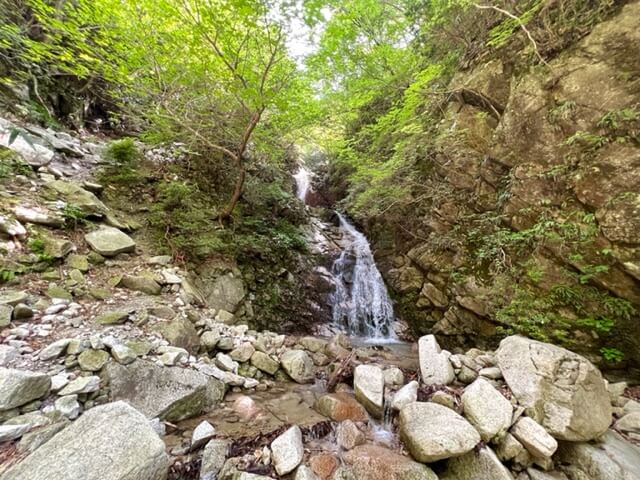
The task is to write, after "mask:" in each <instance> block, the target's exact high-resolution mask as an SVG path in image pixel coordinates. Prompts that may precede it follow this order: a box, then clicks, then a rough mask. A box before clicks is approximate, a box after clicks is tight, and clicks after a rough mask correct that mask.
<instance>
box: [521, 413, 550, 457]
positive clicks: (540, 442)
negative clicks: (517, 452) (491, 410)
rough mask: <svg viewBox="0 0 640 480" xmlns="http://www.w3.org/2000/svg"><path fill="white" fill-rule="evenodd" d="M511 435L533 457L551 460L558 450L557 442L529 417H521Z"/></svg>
mask: <svg viewBox="0 0 640 480" xmlns="http://www.w3.org/2000/svg"><path fill="white" fill-rule="evenodd" d="M511 434H512V435H513V436H514V437H515V438H516V439H517V440H518V441H519V442H520V443H522V445H524V447H525V448H526V449H527V451H529V453H531V455H533V456H534V457H540V458H551V456H552V455H553V454H554V453H555V451H556V450H557V448H558V442H557V441H556V440H555V439H554V438H553V437H552V436H551V435H549V434H548V433H547V431H546V430H545V429H544V428H543V427H542V426H541V425H540V424H539V423H538V422H536V421H535V420H533V419H531V418H529V417H521V418H520V419H519V420H518V421H517V422H516V424H515V425H514V426H513V428H512V429H511Z"/></svg>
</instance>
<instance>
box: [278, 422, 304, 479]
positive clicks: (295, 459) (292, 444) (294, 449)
mask: <svg viewBox="0 0 640 480" xmlns="http://www.w3.org/2000/svg"><path fill="white" fill-rule="evenodd" d="M271 453H272V455H273V464H274V466H275V468H276V472H278V475H286V474H287V473H289V472H292V471H293V470H294V469H295V468H296V467H297V466H298V465H300V462H302V457H303V456H304V445H303V444H302V431H301V430H300V427H298V426H297V425H294V426H293V427H291V428H290V429H288V430H287V431H285V432H284V433H283V434H282V435H280V436H279V437H277V438H276V439H275V440H274V441H273V442H271Z"/></svg>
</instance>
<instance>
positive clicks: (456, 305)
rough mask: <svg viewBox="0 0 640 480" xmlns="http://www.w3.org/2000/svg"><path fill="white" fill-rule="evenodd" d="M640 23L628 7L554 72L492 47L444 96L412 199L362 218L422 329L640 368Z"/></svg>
mask: <svg viewBox="0 0 640 480" xmlns="http://www.w3.org/2000/svg"><path fill="white" fill-rule="evenodd" d="M623 3H624V2H623ZM639 15H640V3H639V2H637V1H631V2H627V4H626V5H625V6H624V7H622V8H621V9H620V10H619V11H618V12H617V13H616V14H615V15H614V16H613V17H612V18H610V19H609V20H607V21H604V22H602V23H600V24H598V25H596V26H595V27H594V28H593V29H592V31H591V32H590V33H589V34H588V35H586V36H585V37H584V38H582V39H581V40H580V41H578V42H577V43H574V44H572V45H570V46H568V47H567V48H565V49H564V50H562V51H561V52H557V53H556V54H555V55H554V56H552V57H551V59H550V60H549V61H548V64H546V65H539V66H537V67H531V66H529V63H528V62H529V59H530V57H527V56H526V55H523V54H522V51H521V50H522V46H521V49H520V50H518V49H515V50H514V48H509V47H505V48H503V49H501V50H497V51H496V52H493V53H492V54H491V55H490V56H489V57H487V56H486V55H485V56H484V57H483V58H482V60H481V61H479V62H477V64H472V65H471V67H469V68H467V69H465V70H460V71H458V73H456V75H455V76H454V78H453V79H452V80H451V82H450V84H449V85H448V86H447V87H446V88H445V90H446V92H448V93H447V94H446V96H445V99H444V101H443V102H442V103H441V104H439V105H438V108H437V109H438V111H441V112H442V115H441V116H440V123H439V124H437V126H436V127H434V129H433V131H431V132H429V138H428V139H426V140H425V142H427V144H426V146H421V147H420V148H422V149H423V150H424V149H426V153H425V154H424V155H422V156H419V158H418V159H417V160H416V161H415V164H412V166H411V170H410V171H409V173H408V176H409V178H410V179H412V180H411V181H412V182H413V183H412V185H413V186H412V188H413V190H414V192H413V195H412V199H411V200H410V201H407V202H404V201H403V200H398V202H395V203H394V204H392V206H391V207H389V208H388V209H386V211H385V212H384V213H382V214H380V215H378V216H375V217H371V218H360V219H359V220H360V221H361V223H362V225H363V226H364V227H365V229H366V231H367V233H368V235H369V237H370V238H371V240H372V243H373V245H374V247H375V250H376V255H377V258H378V259H379V263H380V264H381V267H382V268H381V269H382V270H383V273H384V274H385V277H386V279H387V280H388V283H389V284H390V286H391V287H392V289H393V290H394V292H395V294H396V298H397V299H398V302H399V305H400V307H401V308H400V309H399V310H400V311H401V312H402V314H403V316H404V318H405V319H406V320H407V321H408V322H410V323H411V325H412V327H413V329H414V331H415V332H418V333H426V332H429V331H433V332H435V333H437V334H439V335H441V336H443V338H444V340H443V341H445V342H446V343H447V345H467V346H472V345H478V344H484V345H495V344H496V342H497V341H498V339H499V338H500V335H504V333H505V332H507V333H508V332H521V333H524V334H527V335H531V336H533V337H534V338H539V339H543V340H547V341H552V342H554V343H560V344H563V345H566V346H569V347H570V348H573V349H577V350H579V351H581V352H583V353H585V354H588V355H590V358H591V359H593V360H594V361H598V362H601V364H602V365H607V367H616V366H617V367H619V368H621V367H622V368H623V367H625V366H629V365H637V362H638V360H639V358H638V352H639V351H640V349H639V348H638V346H639V345H640V336H639V335H640V333H639V332H640V331H639V330H638V328H637V325H638V320H639V319H640V317H639V313H638V312H640V308H639V307H640V275H639V274H638V272H639V270H638V268H639V267H638V265H639V262H640V257H639V250H638V245H640V238H639V237H638V232H639V231H640V228H639V226H640V224H639V223H638V222H639V221H640V210H639V208H638V205H639V202H640V197H638V192H639V191H640V184H639V183H638V182H639V178H640V176H639V172H640V164H639V163H638V160H639V158H640V157H639V152H640V137H639V136H638V132H639V130H638V129H639V126H640V123H639V122H640V79H639V77H638V71H640V64H638V59H639V58H640V51H638V45H640V41H639V40H640V38H639V37H638V29H637V18H638V16H639ZM530 28H531V27H530ZM550 28H551V27H550ZM523 38H524V37H523ZM523 43H524V44H525V45H526V46H527V47H528V46H529V44H528V43H527V42H526V41H525V42H523ZM425 135H426V134H425ZM416 149H418V147H416ZM396 181H397V182H400V183H402V182H403V181H404V180H403V179H400V178H398V179H396ZM403 202H404V203H403Z"/></svg>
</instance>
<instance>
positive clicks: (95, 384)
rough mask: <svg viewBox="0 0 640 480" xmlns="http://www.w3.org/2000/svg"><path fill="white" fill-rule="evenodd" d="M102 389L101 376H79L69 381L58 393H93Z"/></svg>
mask: <svg viewBox="0 0 640 480" xmlns="http://www.w3.org/2000/svg"><path fill="white" fill-rule="evenodd" d="M99 389H100V377H96V376H95V375H94V376H91V377H78V378H76V379H75V380H73V381H71V382H69V383H68V384H67V385H66V386H65V387H64V388H63V389H62V390H60V391H59V392H58V395H76V394H80V393H93V392H97V391H98V390H99Z"/></svg>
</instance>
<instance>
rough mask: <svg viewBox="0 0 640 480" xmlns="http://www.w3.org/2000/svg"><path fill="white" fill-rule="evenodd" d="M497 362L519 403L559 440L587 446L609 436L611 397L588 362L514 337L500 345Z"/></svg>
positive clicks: (561, 350)
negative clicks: (605, 433) (604, 435)
mask: <svg viewBox="0 0 640 480" xmlns="http://www.w3.org/2000/svg"><path fill="white" fill-rule="evenodd" d="M497 360H498V366H499V367H500V370H501V371H502V374H503V375H504V378H505V381H506V382H507V384H508V385H509V388H510V389H511V391H512V392H513V394H514V396H515V397H516V399H517V400H518V403H520V405H522V406H524V407H526V408H527V414H528V415H529V416H530V417H532V418H533V419H534V420H536V421H537V422H538V423H540V424H541V425H542V426H543V427H544V428H545V429H546V430H547V431H549V433H551V435H553V436H554V437H555V438H557V439H561V440H570V441H586V440H592V439H594V438H597V437H599V436H600V435H602V434H603V433H604V432H606V430H607V428H608V427H609V424H610V422H611V403H610V399H609V393H608V392H607V388H606V384H605V381H604V379H603V378H602V375H601V374H600V371H599V370H598V369H597V368H596V367H594V366H593V365H592V364H591V362H589V361H588V360H587V359H585V358H584V357H581V356H580V355H577V354H575V353H573V352H570V351H569V350H566V349H564V348H561V347H558V346H555V345H550V344H547V343H542V342H538V341H535V340H531V339H528V338H524V337H520V336H511V337H507V338H505V339H504V340H503V341H502V342H501V343H500V348H499V349H498V351H497Z"/></svg>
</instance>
